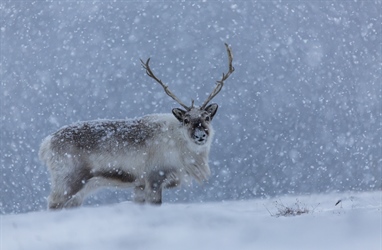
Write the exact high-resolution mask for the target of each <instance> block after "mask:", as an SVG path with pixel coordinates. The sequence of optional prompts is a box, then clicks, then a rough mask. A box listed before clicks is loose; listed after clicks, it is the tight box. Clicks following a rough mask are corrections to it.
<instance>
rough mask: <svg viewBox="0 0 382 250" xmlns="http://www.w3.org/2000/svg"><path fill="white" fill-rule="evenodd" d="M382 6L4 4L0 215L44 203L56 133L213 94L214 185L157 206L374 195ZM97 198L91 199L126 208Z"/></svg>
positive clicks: (120, 195) (112, 194) (117, 197)
mask: <svg viewBox="0 0 382 250" xmlns="http://www.w3.org/2000/svg"><path fill="white" fill-rule="evenodd" d="M380 10H381V1H380V0H377V1H366V0H364V1H350V0H346V1H345V0H344V1H185V2H183V1H171V2H170V1H147V2H143V1H120V0H117V1H14V0H12V1H2V2H1V3H0V14H1V30H0V32H1V67H0V74H1V116H0V119H1V129H0V133H1V148H0V155H1V162H0V164H1V198H0V199H1V200H0V206H1V208H0V209H1V211H0V212H1V213H20V212H27V211H33V210H41V209H45V207H46V196H47V195H48V193H49V188H50V187H49V174H48V171H47V169H46V167H45V166H42V164H41V163H40V162H39V160H38V157H37V152H38V148H39V144H40V142H41V140H42V139H43V138H44V137H45V136H46V135H48V134H50V133H52V132H54V131H55V130H57V129H58V128H60V127H61V126H64V125H67V124H70V123H73V122H76V121H79V120H91V119H98V118H107V119H121V118H126V117H129V118H133V117H139V116H142V115H144V114H148V113H163V112H170V111H171V109H172V108H173V107H178V105H177V103H175V102H174V101H173V100H172V99H171V98H169V97H168V96H166V95H165V94H164V92H163V90H162V88H161V87H160V86H159V85H158V84H156V83H155V82H154V81H153V80H152V79H150V78H149V77H147V76H146V75H145V72H144V70H143V69H142V68H141V66H140V61H139V59H140V58H142V59H146V58H148V57H151V58H152V60H151V65H152V68H153V70H154V71H155V72H156V74H157V75H158V76H159V77H160V78H161V79H162V80H163V81H164V82H165V83H166V84H168V85H169V86H170V88H171V90H172V91H173V92H175V93H176V95H178V96H179V97H180V98H181V99H182V100H183V101H184V102H185V103H187V104H190V102H191V99H192V98H193V99H195V101H196V104H200V103H202V102H203V101H204V100H205V98H206V96H207V95H208V94H209V93H210V91H211V90H212V89H213V87H214V83H215V81H216V80H218V79H219V78H220V77H221V74H222V73H223V72H225V71H227V55H226V51H225V47H224V42H227V43H228V44H230V45H231V47H232V50H233V53H234V66H235V68H236V71H235V73H234V74H233V75H232V76H231V78H230V79H229V80H227V81H226V84H225V86H224V88H223V90H222V91H221V93H220V94H219V95H218V96H217V97H216V98H215V99H214V102H217V103H218V104H219V111H218V114H217V116H216V117H215V119H214V121H213V125H214V128H215V130H216V136H215V139H214V142H213V146H212V151H211V154H210V166H211V169H212V176H211V179H210V180H209V181H208V182H207V183H205V184H204V185H198V184H195V185H193V186H192V187H184V188H182V189H178V190H169V191H166V193H165V198H164V199H165V202H204V201H221V200H228V199H251V198H254V197H270V196H276V195H280V194H301V193H304V194H306V193H318V192H331V191H347V190H352V191H363V190H381V175H382V173H381V165H382V161H381V158H382V156H381V154H382V153H381V146H382V145H381V134H382V133H381V105H382V103H381V100H382V94H381V82H382V81H381V80H382V79H381V53H382V52H381V41H382V39H381V23H382V19H381V11H380ZM129 196H130V193H129V191H117V190H108V191H103V192H100V193H97V194H96V195H93V196H92V197H91V198H90V199H88V200H87V204H88V205H89V204H92V205H100V204H105V203H115V202H120V201H124V200H128V199H129Z"/></svg>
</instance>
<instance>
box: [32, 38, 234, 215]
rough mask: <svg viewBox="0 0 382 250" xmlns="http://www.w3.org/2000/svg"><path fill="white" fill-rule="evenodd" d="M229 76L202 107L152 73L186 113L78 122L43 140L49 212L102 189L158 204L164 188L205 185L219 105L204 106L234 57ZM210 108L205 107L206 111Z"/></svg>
mask: <svg viewBox="0 0 382 250" xmlns="http://www.w3.org/2000/svg"><path fill="white" fill-rule="evenodd" d="M225 46H226V49H227V53H228V62H229V64H228V72H227V73H223V76H222V78H221V79H220V80H219V81H217V84H216V87H215V88H214V90H213V91H212V93H211V94H210V95H209V96H208V97H207V100H206V101H205V102H204V103H203V104H202V105H201V106H200V107H197V106H194V101H192V104H191V106H187V105H185V104H183V103H182V102H181V101H180V100H179V98H177V97H176V96H175V95H174V94H173V93H172V92H171V91H170V89H169V88H168V86H167V85H165V84H164V83H163V82H162V81H161V80H160V79H159V78H157V77H156V76H155V75H154V73H153V71H152V70H151V68H150V65H149V63H150V58H149V59H148V60H147V61H146V62H144V61H142V60H141V62H142V66H143V68H144V69H145V70H146V73H147V75H148V76H149V77H151V78H152V79H154V80H155V81H156V82H157V83H159V84H160V85H161V86H162V87H163V89H164V91H165V92H166V94H167V95H168V96H170V97H171V98H172V99H174V100H175V101H176V102H177V103H179V104H180V106H182V107H183V108H184V109H180V108H174V109H173V110H172V114H151V115H146V116H143V117H141V118H137V119H132V120H96V121H85V122H78V123H76V124H73V125H69V126H66V127H63V128H61V129H60V130H58V131H57V132H55V133H53V134H51V135H49V136H48V137H46V138H45V139H44V140H43V142H42V144H41V147H40V151H39V157H40V159H41V161H42V162H43V163H44V164H45V165H47V166H48V168H49V171H50V175H51V189H52V190H51V193H50V195H49V198H48V208H49V209H62V208H71V207H78V206H80V205H81V204H82V202H83V200H84V198H85V197H86V196H87V195H88V194H89V193H91V192H93V191H95V190H96V189H98V188H101V187H131V188H134V191H133V201H135V202H137V203H146V202H147V203H149V204H161V203H162V189H163V188H173V187H177V186H179V185H180V183H182V182H188V181H190V180H192V178H193V179H195V180H197V181H198V182H202V181H205V180H207V178H208V176H209V175H210V168H209V166H208V154H209V151H210V146H211V141H212V137H213V134H214V131H213V129H212V126H211V121H212V119H213V118H214V116H215V114H216V111H217V109H218V105H217V104H215V103H213V104H210V105H208V103H209V102H210V101H211V100H212V99H213V98H214V97H215V96H216V95H217V94H218V93H219V92H220V90H221V89H222V87H223V85H224V81H225V80H227V78H228V77H229V76H230V75H231V74H232V73H233V72H234V70H235V69H234V67H233V66H232V59H233V57H232V52H231V49H230V47H229V46H228V45H227V44H225ZM207 105H208V106H207Z"/></svg>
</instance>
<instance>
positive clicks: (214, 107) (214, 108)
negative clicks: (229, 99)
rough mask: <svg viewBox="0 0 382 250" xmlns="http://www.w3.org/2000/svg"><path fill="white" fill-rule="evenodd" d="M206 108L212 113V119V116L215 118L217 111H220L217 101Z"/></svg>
mask: <svg viewBox="0 0 382 250" xmlns="http://www.w3.org/2000/svg"><path fill="white" fill-rule="evenodd" d="M204 110H205V111H207V112H208V113H209V114H210V116H211V120H212V118H214V115H215V114H216V111H218V105H217V104H216V103H212V104H210V105H208V106H207V107H206V108H205V109H204Z"/></svg>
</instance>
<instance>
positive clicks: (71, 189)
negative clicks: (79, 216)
mask: <svg viewBox="0 0 382 250" xmlns="http://www.w3.org/2000/svg"><path fill="white" fill-rule="evenodd" d="M90 178H92V174H91V172H90V170H89V169H88V168H78V171H75V172H74V173H71V174H64V173H60V172H58V173H57V172H52V191H51V193H50V195H49V200H48V208H49V209H62V208H69V207H78V206H80V205H81V204H82V201H83V198H84V197H82V196H76V194H77V193H78V192H79V191H80V190H81V189H82V188H83V187H84V185H85V184H86V183H87V182H88V180H89V179H90Z"/></svg>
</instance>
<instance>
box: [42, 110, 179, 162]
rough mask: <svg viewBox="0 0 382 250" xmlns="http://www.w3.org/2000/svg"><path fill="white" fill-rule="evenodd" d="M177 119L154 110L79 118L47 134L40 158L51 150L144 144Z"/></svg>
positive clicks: (111, 149)
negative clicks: (143, 113) (127, 116)
mask: <svg viewBox="0 0 382 250" xmlns="http://www.w3.org/2000/svg"><path fill="white" fill-rule="evenodd" d="M175 123H176V119H175V118H174V117H173V116H172V115H171V114H154V115H148V116H144V117H142V118H137V119H127V120H95V121H85V122H78V123H75V124H72V125H69V126H65V127H63V128H61V129H59V130H58V131H57V132H55V133H53V134H51V135H49V136H48V137H46V138H45V139H44V140H43V142H42V144H41V147H40V151H39V156H40V159H41V160H42V161H43V162H44V163H46V161H47V159H48V158H49V157H51V155H52V154H59V155H62V154H65V153H66V154H75V153H78V152H87V153H96V152H101V151H102V152H105V151H106V152H109V153H113V152H117V151H120V150H129V149H131V148H139V147H145V146H147V144H148V143H150V142H151V141H152V140H153V138H155V136H157V135H158V134H159V133H162V132H163V131H166V130H168V128H169V127H172V126H173V125H174V124H175Z"/></svg>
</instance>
